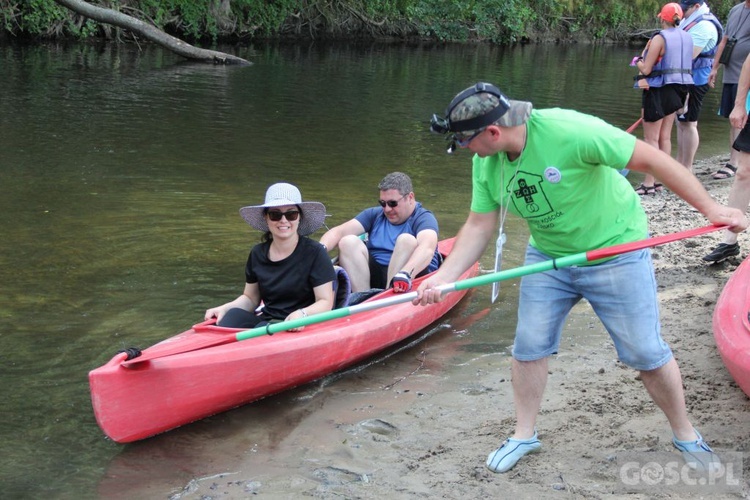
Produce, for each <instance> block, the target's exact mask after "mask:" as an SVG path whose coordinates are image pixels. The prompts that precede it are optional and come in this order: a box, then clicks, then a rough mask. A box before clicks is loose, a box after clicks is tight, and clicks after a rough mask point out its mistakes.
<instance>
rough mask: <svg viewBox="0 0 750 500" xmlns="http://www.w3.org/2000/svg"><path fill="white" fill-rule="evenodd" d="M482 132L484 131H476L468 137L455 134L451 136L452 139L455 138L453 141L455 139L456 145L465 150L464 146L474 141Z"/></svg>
mask: <svg viewBox="0 0 750 500" xmlns="http://www.w3.org/2000/svg"><path fill="white" fill-rule="evenodd" d="M484 131H485V129H483V128H482V129H479V130H477V131H476V132H474V133H473V134H471V135H470V136H468V137H466V136H465V135H463V134H461V133H456V134H453V137H455V139H456V144H458V145H459V146H461V147H462V148H465V147H466V146H468V145H469V143H470V142H471V141H473V140H474V139H476V137H477V136H478V135H479V134H481V133H482V132H484Z"/></svg>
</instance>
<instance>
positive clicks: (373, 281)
mask: <svg viewBox="0 0 750 500" xmlns="http://www.w3.org/2000/svg"><path fill="white" fill-rule="evenodd" d="M387 281H388V266H383V265H381V264H378V263H377V262H376V261H375V259H374V258H373V257H372V254H370V288H383V289H385V288H388V283H387Z"/></svg>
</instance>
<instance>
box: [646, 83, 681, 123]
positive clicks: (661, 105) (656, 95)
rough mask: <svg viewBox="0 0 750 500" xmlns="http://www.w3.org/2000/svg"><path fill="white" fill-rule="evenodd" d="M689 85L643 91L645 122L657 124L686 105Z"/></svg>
mask: <svg viewBox="0 0 750 500" xmlns="http://www.w3.org/2000/svg"><path fill="white" fill-rule="evenodd" d="M688 87H689V86H688V85H682V84H670V85H665V86H663V87H651V88H649V89H648V90H644V91H643V99H642V106H643V120H644V121H646V122H656V121H659V120H661V119H662V118H664V117H665V116H667V115H671V114H672V113H674V112H675V111H677V110H678V109H680V108H681V107H682V106H684V105H685V98H686V97H687V95H688Z"/></svg>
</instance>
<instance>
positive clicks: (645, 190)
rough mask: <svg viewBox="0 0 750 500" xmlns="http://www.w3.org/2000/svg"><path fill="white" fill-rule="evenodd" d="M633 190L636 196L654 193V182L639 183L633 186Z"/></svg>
mask: <svg viewBox="0 0 750 500" xmlns="http://www.w3.org/2000/svg"><path fill="white" fill-rule="evenodd" d="M635 192H636V194H637V195H638V196H643V195H646V194H656V184H654V185H653V186H647V185H645V184H641V185H640V186H638V187H637V188H635Z"/></svg>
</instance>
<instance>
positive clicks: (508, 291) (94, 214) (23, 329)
mask: <svg viewBox="0 0 750 500" xmlns="http://www.w3.org/2000/svg"><path fill="white" fill-rule="evenodd" d="M224 50H232V51H234V52H236V53H237V55H240V56H241V57H244V58H246V59H249V60H251V61H252V62H253V63H254V64H253V65H252V66H250V67H220V66H207V65H196V64H191V63H187V62H184V61H182V60H180V58H178V57H176V56H174V55H172V54H171V53H169V52H166V51H164V50H162V49H160V48H155V47H149V46H144V47H141V48H140V49H139V48H138V47H135V46H118V45H110V44H105V45H78V44H72V45H34V46H26V45H15V44H12V45H0V185H2V188H3V189H2V191H3V195H2V197H0V231H1V232H2V235H3V243H2V245H0V249H1V250H0V262H1V263H2V265H1V266H0V291H1V292H2V293H1V295H0V296H1V297H2V301H1V302H0V322H1V324H2V329H0V387H2V389H0V390H2V401H3V402H2V419H1V420H0V422H1V423H0V443H1V444H0V451H1V452H2V453H0V484H1V485H2V491H3V496H6V497H7V498H100V497H102V498H104V497H112V496H113V495H114V491H117V493H118V494H119V495H121V496H122V497H123V498H127V497H129V496H131V497H132V495H129V494H128V492H129V488H131V487H132V488H135V483H136V482H137V483H139V484H138V487H139V488H143V487H144V484H143V483H144V482H145V483H146V484H145V486H146V487H147V486H148V483H149V481H153V482H154V483H158V484H159V485H167V486H170V487H178V486H180V485H182V484H184V482H185V481H186V480H189V478H190V474H191V470H192V469H191V464H193V463H194V462H197V461H199V460H202V459H204V458H205V456H196V453H190V452H188V451H187V450H188V449H193V450H195V449H200V450H203V451H202V453H208V454H209V455H210V451H208V452H206V450H207V449H210V446H208V445H209V444H210V443H211V442H212V440H217V439H221V436H222V435H225V434H226V433H228V432H229V429H232V430H234V431H237V429H239V430H243V429H246V430H247V432H251V430H252V432H255V433H257V434H258V435H264V436H266V438H265V439H267V440H270V441H271V447H273V443H272V442H273V438H272V437H273V436H274V435H276V434H277V433H278V432H280V431H279V422H282V424H283V426H284V427H288V426H293V425H294V424H295V422H296V421H297V419H298V418H299V417H298V416H299V415H301V414H309V413H312V412H315V411H316V409H317V408H318V406H317V405H318V404H319V399H320V398H322V397H325V396H322V395H321V394H322V393H325V391H337V392H338V394H339V395H341V394H344V395H343V396H341V397H346V396H345V393H346V391H351V392H353V393H356V392H357V391H358V390H359V389H360V388H361V387H360V384H363V385H367V384H370V383H372V380H367V377H368V376H372V375H373V374H375V373H376V374H377V376H378V377H383V378H384V379H385V380H398V379H399V377H402V376H403V375H404V374H408V373H410V372H411V371H412V370H413V369H414V360H415V357H416V356H418V355H419V354H420V353H424V352H429V353H430V356H431V358H430V359H431V360H433V361H434V363H433V364H432V365H430V366H431V368H430V369H432V370H440V371H443V372H445V373H447V374H451V373H455V374H456V375H457V376H460V375H461V373H462V372H463V371H470V370H473V368H472V367H471V363H470V361H471V360H472V359H475V358H476V357H478V356H485V355H501V356H507V354H508V347H509V345H510V343H511V341H512V335H513V328H514V324H515V301H516V298H515V293H514V292H515V283H513V282H508V283H505V284H503V286H502V288H501V291H502V293H501V296H500V299H499V301H498V303H497V304H495V305H494V306H492V307H490V305H489V290H487V289H478V290H475V291H473V292H472V293H471V294H470V296H469V297H468V298H467V299H466V300H464V301H463V302H462V303H461V304H460V305H459V307H458V308H457V309H456V310H455V311H454V312H452V313H451V314H450V315H449V316H448V317H446V318H445V320H444V321H443V322H441V323H440V324H439V325H436V326H435V328H433V329H432V330H430V331H429V332H428V333H429V335H426V336H425V338H424V339H423V340H422V341H421V342H418V343H416V344H415V345H411V346H400V348H399V349H392V350H391V351H389V352H388V353H387V354H390V356H387V357H382V358H378V359H376V360H372V361H371V362H370V363H369V364H368V366H366V367H364V366H360V367H359V368H358V369H355V370H353V371H350V372H347V373H346V374H344V375H343V376H341V375H339V376H336V377H331V378H329V379H327V380H326V381H324V382H323V383H322V384H313V385H311V386H308V387H304V388H300V389H297V390H294V391H289V392H288V393H285V394H282V395H279V396H276V397H273V398H268V399H267V400H264V401H261V402H258V403H256V404H253V405H249V406H248V407H246V408H243V409H239V410H235V411H233V412H228V413H226V414H224V415H221V416H217V417H212V418H210V419H206V420H204V421H202V422H199V423H196V424H193V425H191V426H186V427H184V428H182V429H178V430H175V431H172V432H170V433H167V434H164V435H162V436H158V437H156V438H153V439H150V440H146V441H145V442H143V443H136V444H133V445H127V446H122V445H118V444H115V443H113V442H111V441H109V440H108V439H106V438H105V437H104V436H103V434H102V433H101V431H100V430H99V428H98V427H97V424H96V422H95V420H94V416H93V413H92V410H91V404H90V400H89V392H88V383H87V373H88V371H89V370H91V369H93V368H95V367H97V366H99V365H101V364H103V363H105V362H106V361H107V360H108V359H109V358H110V357H111V356H112V355H114V353H115V352H116V351H117V350H118V349H121V348H124V347H129V346H141V347H146V346H148V345H151V344H153V343H155V342H157V341H159V340H161V339H163V338H165V337H167V336H170V335H172V334H175V333H177V332H179V331H182V330H184V329H186V328H187V327H189V326H190V325H192V324H194V323H196V322H198V321H199V320H200V319H201V318H202V314H203V311H204V310H205V309H206V308H208V307H211V306H214V305H217V304H220V303H223V302H224V301H226V300H228V299H230V298H233V297H234V296H236V295H237V294H238V293H239V292H240V291H241V289H242V283H243V278H244V275H243V269H244V262H245V259H246V256H247V252H248V249H249V248H250V246H252V245H253V244H255V243H256V242H257V241H258V236H259V235H258V234H257V233H254V232H253V231H252V230H251V229H250V228H249V227H248V226H247V225H246V224H245V223H244V222H243V221H242V220H241V219H240V217H239V216H238V213H237V210H238V208H239V207H241V206H243V205H247V204H256V203H259V202H261V201H262V198H263V194H264V192H265V189H266V187H267V186H268V185H269V184H271V183H273V182H277V181H289V182H293V183H295V184H297V185H298V186H299V187H300V188H301V190H302V193H303V197H304V198H305V199H308V200H318V201H322V202H323V203H325V204H326V206H327V208H328V213H329V214H330V218H329V219H328V221H329V225H333V224H338V223H340V222H343V221H345V220H347V219H349V218H350V217H351V216H353V215H354V214H355V213H356V212H358V211H359V210H361V209H362V208H365V207H367V206H372V205H374V203H375V201H376V200H377V188H376V186H377V183H378V181H379V180H380V179H381V178H382V177H383V176H384V175H385V174H387V173H388V172H391V171H395V170H402V171H405V172H407V173H408V174H410V175H411V177H412V179H413V181H414V184H415V192H416V195H417V198H418V199H419V200H420V201H422V202H423V203H424V204H425V205H426V206H427V207H428V208H430V209H432V210H433V211H434V212H435V213H436V215H437V217H438V219H439V221H440V224H441V231H440V232H441V236H442V237H448V236H452V235H454V234H455V232H456V231H457V230H458V228H459V227H460V225H461V223H462V222H463V220H464V219H465V217H466V214H467V210H468V205H469V201H470V157H469V155H468V154H466V153H465V152H459V153H458V154H455V155H452V156H449V155H446V154H445V153H444V150H445V145H446V144H445V142H444V141H443V140H442V138H440V137H438V136H435V135H432V134H430V133H429V132H428V123H429V118H430V116H431V114H432V113H433V112H439V113H442V112H443V110H444V108H445V106H446V105H447V104H448V102H449V101H450V99H451V98H452V97H453V95H455V94H456V93H457V92H458V91H460V90H462V89H463V88H465V87H466V86H468V85H470V84H471V83H473V82H475V81H478V80H485V81H490V82H493V83H496V84H497V85H498V86H500V88H501V89H503V90H504V91H505V92H506V93H507V94H508V95H509V96H511V97H512V98H516V99H528V100H531V101H533V102H534V104H535V106H536V107H539V108H544V107H552V106H561V107H570V108H574V109H578V110H580V111H584V112H588V113H592V114H596V115H598V116H601V117H602V118H604V119H606V120H608V121H610V122H611V123H613V124H615V125H617V126H620V127H622V128H627V127H628V126H630V125H631V124H632V123H633V122H635V121H636V119H637V118H638V116H639V108H640V96H639V94H638V92H637V91H635V90H633V89H632V88H631V85H632V74H633V70H632V68H629V67H628V62H629V61H630V59H631V58H632V56H633V55H634V54H635V53H637V50H638V49H633V48H628V47H617V46H597V47H592V46H588V45H572V46H525V47H514V48H499V47H492V46H480V47H474V46H444V45H434V46H433V45H408V46H407V45H398V46H387V45H356V46H355V45H321V44H313V45H288V46H249V47H239V48H238V47H233V48H229V47H225V48H224ZM718 100H719V92H718V91H713V92H710V93H709V95H708V97H707V100H706V108H705V111H704V114H703V118H702V120H701V124H700V130H701V139H702V144H701V149H700V151H699V155H698V156H699V157H705V156H712V155H715V154H720V153H725V152H726V151H727V135H728V134H727V131H728V128H727V127H728V124H727V122H726V121H725V120H723V119H720V118H718V117H716V116H715V114H714V113H715V110H716V108H717V106H718ZM631 175H632V174H631ZM633 182H634V183H635V182H636V179H635V178H634V179H633ZM508 233H509V237H510V238H509V243H508V247H507V248H508V249H507V250H506V257H505V263H504V266H505V267H506V268H507V267H514V266H517V265H520V263H521V257H522V255H521V253H522V252H521V251H522V249H523V247H524V245H525V238H526V230H525V228H524V227H523V225H520V224H518V222H517V221H515V220H512V221H510V223H509V228H508ZM318 236H319V234H318ZM491 265H492V255H491V253H490V252H487V253H486V254H485V256H484V258H483V260H482V267H483V269H484V270H487V269H489V268H490V267H491ZM447 380H450V378H447ZM372 397H378V396H372ZM383 397H384V398H389V399H390V398H391V396H390V395H389V396H383ZM316 400H318V402H316ZM389 404H391V405H393V404H397V403H394V402H390V403H389ZM269 436H271V437H269ZM248 439H249V440H252V439H254V438H248ZM249 446H252V445H249ZM155 457H157V458H155ZM156 464H158V465H156ZM133 491H135V490H133Z"/></svg>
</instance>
